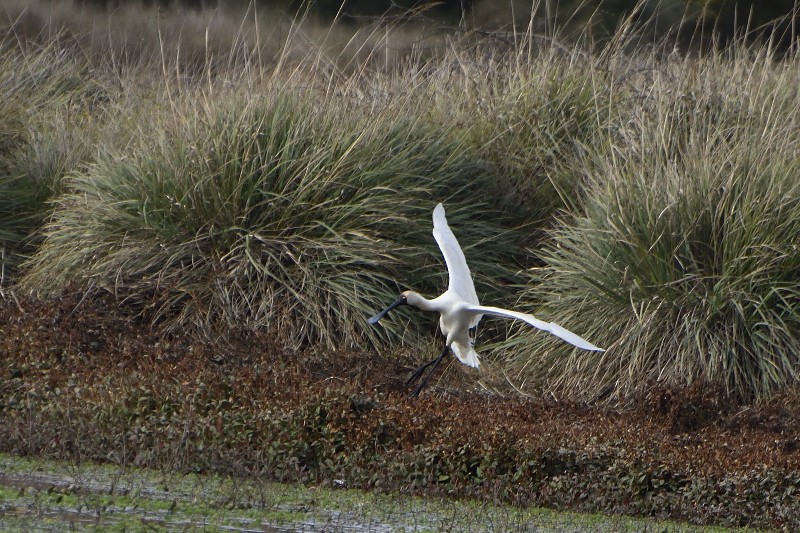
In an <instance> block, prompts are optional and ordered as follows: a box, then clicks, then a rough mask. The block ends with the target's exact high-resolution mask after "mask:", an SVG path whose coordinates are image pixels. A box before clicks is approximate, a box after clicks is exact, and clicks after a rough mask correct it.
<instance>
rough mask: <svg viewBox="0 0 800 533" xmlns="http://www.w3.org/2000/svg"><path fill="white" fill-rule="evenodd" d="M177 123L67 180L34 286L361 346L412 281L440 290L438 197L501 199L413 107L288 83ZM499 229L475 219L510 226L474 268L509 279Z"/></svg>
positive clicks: (186, 320) (31, 273)
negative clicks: (312, 94)
mask: <svg viewBox="0 0 800 533" xmlns="http://www.w3.org/2000/svg"><path fill="white" fill-rule="evenodd" d="M178 120H183V121H184V122H183V124H181V125H180V126H177V127H176V128H175V129H174V130H171V131H173V132H177V131H180V130H181V129H182V128H185V129H186V133H184V134H183V135H181V134H179V133H177V134H176V135H177V137H175V136H170V135H168V136H161V135H159V137H160V139H159V140H158V141H156V142H152V143H145V144H144V145H142V146H140V147H139V148H138V150H139V151H138V152H136V153H132V154H130V155H128V156H126V155H123V154H114V155H109V156H106V157H104V158H103V159H102V160H101V161H99V162H98V163H97V164H95V165H93V166H92V167H91V168H90V169H89V171H88V172H85V173H79V174H75V175H74V176H72V177H71V178H70V180H69V182H68V192H67V193H66V194H64V195H63V196H61V197H60V198H59V200H58V205H57V207H56V209H55V212H54V214H53V219H52V222H51V223H50V224H49V225H48V227H47V228H46V229H45V232H44V234H45V241H44V243H43V245H42V247H41V249H40V250H39V252H38V253H37V255H36V256H35V257H34V258H33V260H32V261H31V262H29V263H28V264H27V268H28V273H27V277H26V280H25V281H26V284H27V285H29V286H31V287H35V288H37V289H39V290H43V291H46V292H58V291H59V290H61V289H63V287H65V286H70V285H72V286H75V285H77V286H78V287H82V288H83V289H84V290H86V288H88V287H90V286H93V287H102V288H105V289H108V290H111V291H114V292H116V293H118V294H120V295H122V296H124V297H125V300H126V301H127V303H128V304H129V305H134V306H135V307H136V308H140V309H142V310H143V311H144V312H146V313H147V314H149V315H150V316H151V317H152V318H154V319H157V320H163V321H167V322H168V325H169V326H170V327H178V326H184V325H187V324H195V325H201V326H203V327H209V326H213V325H219V324H226V325H240V326H246V327H251V328H260V327H269V328H270V330H271V331H273V332H274V333H275V335H276V337H279V338H283V339H285V340H287V341H291V342H294V343H297V342H322V343H325V344H328V345H330V346H335V345H338V344H341V343H346V344H354V343H356V342H357V341H360V340H361V339H363V338H364V337H367V338H372V339H373V340H377V339H378V338H379V337H380V336H381V335H382V334H383V332H384V331H385V330H379V329H373V328H369V327H368V326H367V325H366V323H365V317H366V316H368V314H369V313H370V311H371V310H372V309H374V308H375V307H376V306H377V305H381V304H382V303H384V302H385V301H386V299H387V298H389V297H390V295H391V294H393V293H396V292H397V291H398V290H399V287H400V286H415V287H419V288H421V289H430V288H431V287H432V286H434V285H435V286H436V288H437V289H438V286H439V284H440V281H441V278H442V275H441V274H442V273H441V272H440V267H439V266H438V265H437V266H436V268H435V270H433V271H432V270H431V266H432V265H434V264H436V259H435V254H436V248H435V245H434V243H433V239H432V238H431V237H430V228H431V222H430V212H431V208H432V207H433V206H434V205H435V203H436V202H438V201H442V200H444V201H446V202H448V199H452V202H448V207H449V208H450V211H449V213H450V214H451V217H452V219H453V220H454V221H459V220H462V219H463V218H464V216H465V215H466V214H468V212H469V210H470V209H472V210H473V211H475V212H478V211H481V210H484V209H485V208H486V206H488V205H491V203H490V202H487V201H485V200H484V199H482V198H481V197H480V194H481V191H482V190H485V188H490V187H491V184H490V183H489V181H490V177H488V176H486V175H485V173H483V172H482V170H484V169H483V167H482V165H481V164H480V163H479V161H477V160H476V159H475V158H474V156H471V155H470V152H469V151H463V150H460V149H459V148H460V147H459V146H458V145H457V144H456V143H455V141H453V140H452V138H451V136H449V135H448V134H447V132H446V131H443V130H440V129H436V128H432V127H431V126H430V125H427V124H424V123H423V122H421V121H420V120H418V119H415V118H413V115H407V116H400V115H398V114H391V113H388V112H387V113H385V114H364V115H362V113H361V112H359V110H358V109H356V108H354V109H351V110H350V112H349V113H342V112H341V109H340V108H339V107H338V106H336V105H334V104H333V103H332V102H330V101H322V102H317V103H316V104H314V103H312V102H310V101H308V99H307V98H305V99H304V98H300V97H297V96H291V95H285V94H280V95H278V96H274V97H264V98H256V97H250V98H248V99H247V100H238V99H235V98H234V100H233V102H231V103H226V104H222V105H219V104H216V103H211V102H206V103H205V104H204V105H201V106H194V107H192V108H189V107H188V106H187V108H186V109H185V113H184V114H182V115H179V118H178ZM499 228H500V226H498V225H493V224H492V223H490V222H486V223H484V224H482V225H477V224H476V225H474V226H473V227H472V232H471V238H472V239H475V238H478V237H479V236H489V235H492V236H496V235H500V236H499V237H498V238H496V239H495V241H494V243H487V244H485V245H484V249H485V251H486V253H487V255H486V256H485V257H486V259H485V260H481V259H480V258H477V259H476V264H477V265H479V266H480V267H482V268H481V269H482V270H483V271H485V272H488V273H491V274H500V275H502V274H503V273H504V270H505V275H506V277H508V276H511V275H512V274H513V271H509V268H508V266H507V265H508V262H507V261H505V262H504V261H500V265H495V264H493V263H492V262H491V261H492V259H493V258H496V257H497V253H501V252H502V251H503V242H504V241H505V242H507V241H508V238H507V237H503V236H502V231H501V230H500V229H499ZM505 247H506V249H508V250H511V252H510V254H511V255H513V253H514V252H515V248H514V247H513V246H509V245H508V244H505ZM498 250H499V252H498ZM492 251H495V252H497V253H495V254H492V253H491V252H492ZM397 324H398V322H397V321H395V322H392V323H390V324H389V325H388V331H389V332H392V333H395V335H400V334H401V330H400V328H399V327H398V325H397Z"/></svg>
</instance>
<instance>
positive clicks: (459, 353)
mask: <svg viewBox="0 0 800 533" xmlns="http://www.w3.org/2000/svg"><path fill="white" fill-rule="evenodd" d="M433 237H434V238H435V239H436V242H437V244H438V245H439V248H440V249H441V250H442V255H444V261H445V263H446V264H447V272H448V275H449V282H448V286H447V290H446V291H445V292H444V293H443V294H442V295H441V296H438V297H436V298H434V299H432V300H429V299H427V298H425V297H423V296H422V295H420V294H419V293H416V292H414V291H405V292H404V293H402V294H401V295H400V298H399V299H398V300H397V301H396V302H395V303H394V304H392V305H391V306H389V307H388V308H386V309H384V310H383V311H381V312H380V313H378V314H377V315H375V316H373V317H372V318H370V320H369V322H370V323H372V324H374V323H376V322H378V320H380V319H381V318H383V316H384V315H386V313H388V312H389V311H390V310H391V309H393V308H394V307H396V306H398V305H401V304H408V305H412V306H414V307H417V308H419V309H422V310H423V311H435V312H437V313H439V315H440V316H439V327H440V328H441V330H442V334H443V335H444V336H445V346H446V347H450V349H451V350H452V351H453V354H455V356H456V357H457V358H458V360H459V361H461V362H462V363H464V364H465V365H468V366H471V367H478V366H480V361H479V359H478V353H477V352H476V351H475V348H474V347H473V339H472V337H470V334H469V333H470V329H471V328H474V327H475V326H477V325H478V322H480V320H481V317H483V315H494V316H501V317H505V318H514V319H517V320H522V321H524V322H527V323H528V324H530V325H531V326H533V327H535V328H538V329H541V330H544V331H547V332H550V333H552V334H553V335H555V336H557V337H559V338H561V339H563V340H565V341H567V342H568V343H570V344H572V345H573V346H577V347H578V348H583V349H584V350H594V351H603V350H602V348H598V347H597V346H595V345H594V344H592V343H590V342H589V341H587V340H585V339H583V338H581V337H580V336H578V335H576V334H574V333H572V332H571V331H569V330H567V329H565V328H562V327H561V326H559V325H558V324H554V323H553V322H545V321H543V320H539V319H538V318H536V317H534V316H533V315H530V314H528V313H521V312H519V311H512V310H509V309H503V308H500V307H490V306H485V305H481V304H480V302H479V301H478V295H477V293H476V292H475V285H474V284H473V283H472V274H471V273H470V271H469V267H468V266H467V260H466V258H465V257H464V252H462V251H461V247H460V246H459V244H458V241H457V240H456V237H455V235H453V232H452V231H451V230H450V227H449V226H448V225H447V219H446V218H445V216H444V207H443V206H442V204H439V205H437V206H436V208H435V209H434V210H433Z"/></svg>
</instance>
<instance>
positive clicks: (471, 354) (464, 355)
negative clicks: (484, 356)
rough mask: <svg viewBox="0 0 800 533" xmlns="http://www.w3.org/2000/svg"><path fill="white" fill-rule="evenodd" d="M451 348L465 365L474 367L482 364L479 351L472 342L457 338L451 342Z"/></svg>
mask: <svg viewBox="0 0 800 533" xmlns="http://www.w3.org/2000/svg"><path fill="white" fill-rule="evenodd" d="M450 348H451V349H452V350H453V353H454V354H455V355H456V357H458V360H459V361H461V362H462V363H464V364H465V365H467V366H471V367H473V368H478V367H479V366H481V362H480V360H479V359H478V352H476V351H475V348H473V347H472V343H466V342H461V341H458V340H455V341H453V343H452V344H450Z"/></svg>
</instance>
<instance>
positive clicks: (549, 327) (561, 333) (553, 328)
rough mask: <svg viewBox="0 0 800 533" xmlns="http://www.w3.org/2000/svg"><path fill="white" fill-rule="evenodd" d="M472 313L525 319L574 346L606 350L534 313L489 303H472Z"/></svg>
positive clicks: (600, 350)
mask: <svg viewBox="0 0 800 533" xmlns="http://www.w3.org/2000/svg"><path fill="white" fill-rule="evenodd" d="M467 309H468V310H469V311H470V312H472V313H481V314H483V315H495V316H502V317H505V318H516V319H517V320H523V321H525V322H527V323H528V324H530V325H531V326H533V327H535V328H538V329H541V330H542V331H547V332H548V333H552V334H553V335H555V336H556V337H558V338H560V339H563V340H565V341H567V342H568V343H570V344H571V345H573V346H577V347H578V348H583V349H584V350H592V351H596V352H604V351H605V350H604V349H602V348H598V347H597V346H595V345H594V344H592V343H591V342H589V341H587V340H586V339H584V338H583V337H580V336H579V335H576V334H575V333H572V332H571V331H569V330H568V329H566V328H562V327H561V326H559V325H558V324H555V323H553V322H545V321H544V320H539V319H538V318H536V317H535V316H533V315H529V314H528V313H520V312H519V311H511V310H509V309H503V308H501V307H491V306H487V305H470V306H469V307H468V308H467Z"/></svg>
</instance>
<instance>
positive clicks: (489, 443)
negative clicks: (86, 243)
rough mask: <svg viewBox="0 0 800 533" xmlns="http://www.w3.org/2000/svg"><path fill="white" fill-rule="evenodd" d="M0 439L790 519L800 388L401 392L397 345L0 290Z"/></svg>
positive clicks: (463, 385) (634, 508)
mask: <svg viewBox="0 0 800 533" xmlns="http://www.w3.org/2000/svg"><path fill="white" fill-rule="evenodd" d="M0 355H1V356H0V361H2V368H0V375H2V376H3V379H2V381H0V424H1V425H2V427H3V428H5V429H4V431H3V432H2V433H0V450H2V451H4V452H10V453H15V454H26V455H27V454H31V455H39V456H46V457H52V458H60V459H67V460H73V461H90V460H91V461H112V462H116V463H120V464H136V465H141V466H147V467H154V468H161V469H166V470H177V471H206V472H219V473H225V474H230V475H235V476H248V475H258V476H262V477H264V478H268V479H277V480H282V481H301V482H307V483H320V484H329V483H332V482H333V480H334V479H344V480H346V482H347V484H348V485H349V486H356V487H362V488H365V489H375V490H383V491H394V490H401V491H404V492H406V491H410V492H415V493H420V494H449V495H454V496H468V497H476V498H485V499H490V500H494V501H502V502H513V503H517V504H523V505H529V504H533V505H545V506H553V507H559V508H572V509H580V510H593V511H597V510H599V511H604V512H611V513H631V514H642V515H653V516H659V517H672V518H678V519H684V520H690V521H693V522H699V523H721V524H737V525H745V524H751V525H755V526H762V527H763V526H773V527H784V528H786V529H787V530H794V529H795V528H797V527H798V525H800V513H799V512H798V510H800V499H799V498H800V438H799V437H798V436H799V435H800V416H798V413H800V395H798V393H797V392H796V391H795V392H786V393H785V394H782V395H780V396H776V397H773V399H771V400H770V401H768V402H764V403H762V404H758V405H753V406H751V407H746V408H744V409H742V408H739V407H736V408H731V407H728V406H726V405H725V404H724V403H720V400H719V398H720V395H718V394H714V392H713V391H707V390H703V389H701V388H689V389H687V390H682V391H679V390H667V389H662V390H658V391H655V392H653V393H652V395H651V397H650V401H649V402H647V403H643V404H642V405H640V406H639V407H638V408H628V409H627V410H615V409H613V408H611V407H608V406H604V407H596V406H591V405H586V404H575V403H566V402H557V401H554V400H552V399H550V400H548V399H545V398H527V399H521V398H519V397H518V396H507V397H505V396H503V395H502V394H501V393H500V392H492V393H489V392H486V391H485V390H484V391H481V390H477V389H476V388H475V387H474V386H473V384H474V382H475V381H476V378H478V377H479V376H478V375H476V374H475V373H472V372H471V371H467V370H462V369H461V368H460V367H457V366H455V365H454V366H453V367H452V368H450V369H449V370H448V371H447V372H446V374H445V375H444V376H443V377H442V379H441V380H440V381H439V383H438V384H437V385H435V386H434V387H432V388H431V389H430V390H429V391H428V392H427V393H425V394H424V395H423V396H422V397H421V398H420V399H418V400H411V399H409V398H408V397H407V390H406V388H405V386H404V378H405V377H406V376H407V374H408V371H409V369H410V367H411V366H413V364H414V363H413V362H412V359H413V358H412V357H411V356H410V355H409V354H407V353H401V354H397V355H395V354H389V353H386V354H373V356H372V357H370V358H364V356H363V355H360V356H359V355H358V354H355V353H350V352H335V351H330V350H326V351H318V350H312V349H309V350H305V351H300V352H294V353H289V352H287V351H286V350H282V349H280V348H279V347H277V346H274V345H273V344H272V343H270V341H269V338H268V336H267V335H261V336H253V335H250V336H247V337H244V338H238V339H236V340H233V341H230V342H221V341H214V340H209V339H200V338H197V337H196V336H190V335H181V334H172V335H168V336H167V335H157V334H154V333H153V332H152V331H151V330H150V329H149V328H148V327H146V326H144V325H141V324H138V323H136V321H132V320H130V318H129V317H127V316H124V315H123V314H122V313H121V312H120V311H119V310H118V309H117V307H116V304H115V303H114V302H112V301H104V300H103V299H101V298H89V299H86V300H84V301H79V300H78V298H74V299H69V298H63V299H60V300H56V301H39V300H35V299H29V298H20V297H19V296H18V295H17V296H14V295H12V294H11V293H6V294H5V297H4V301H3V307H2V312H0Z"/></svg>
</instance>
